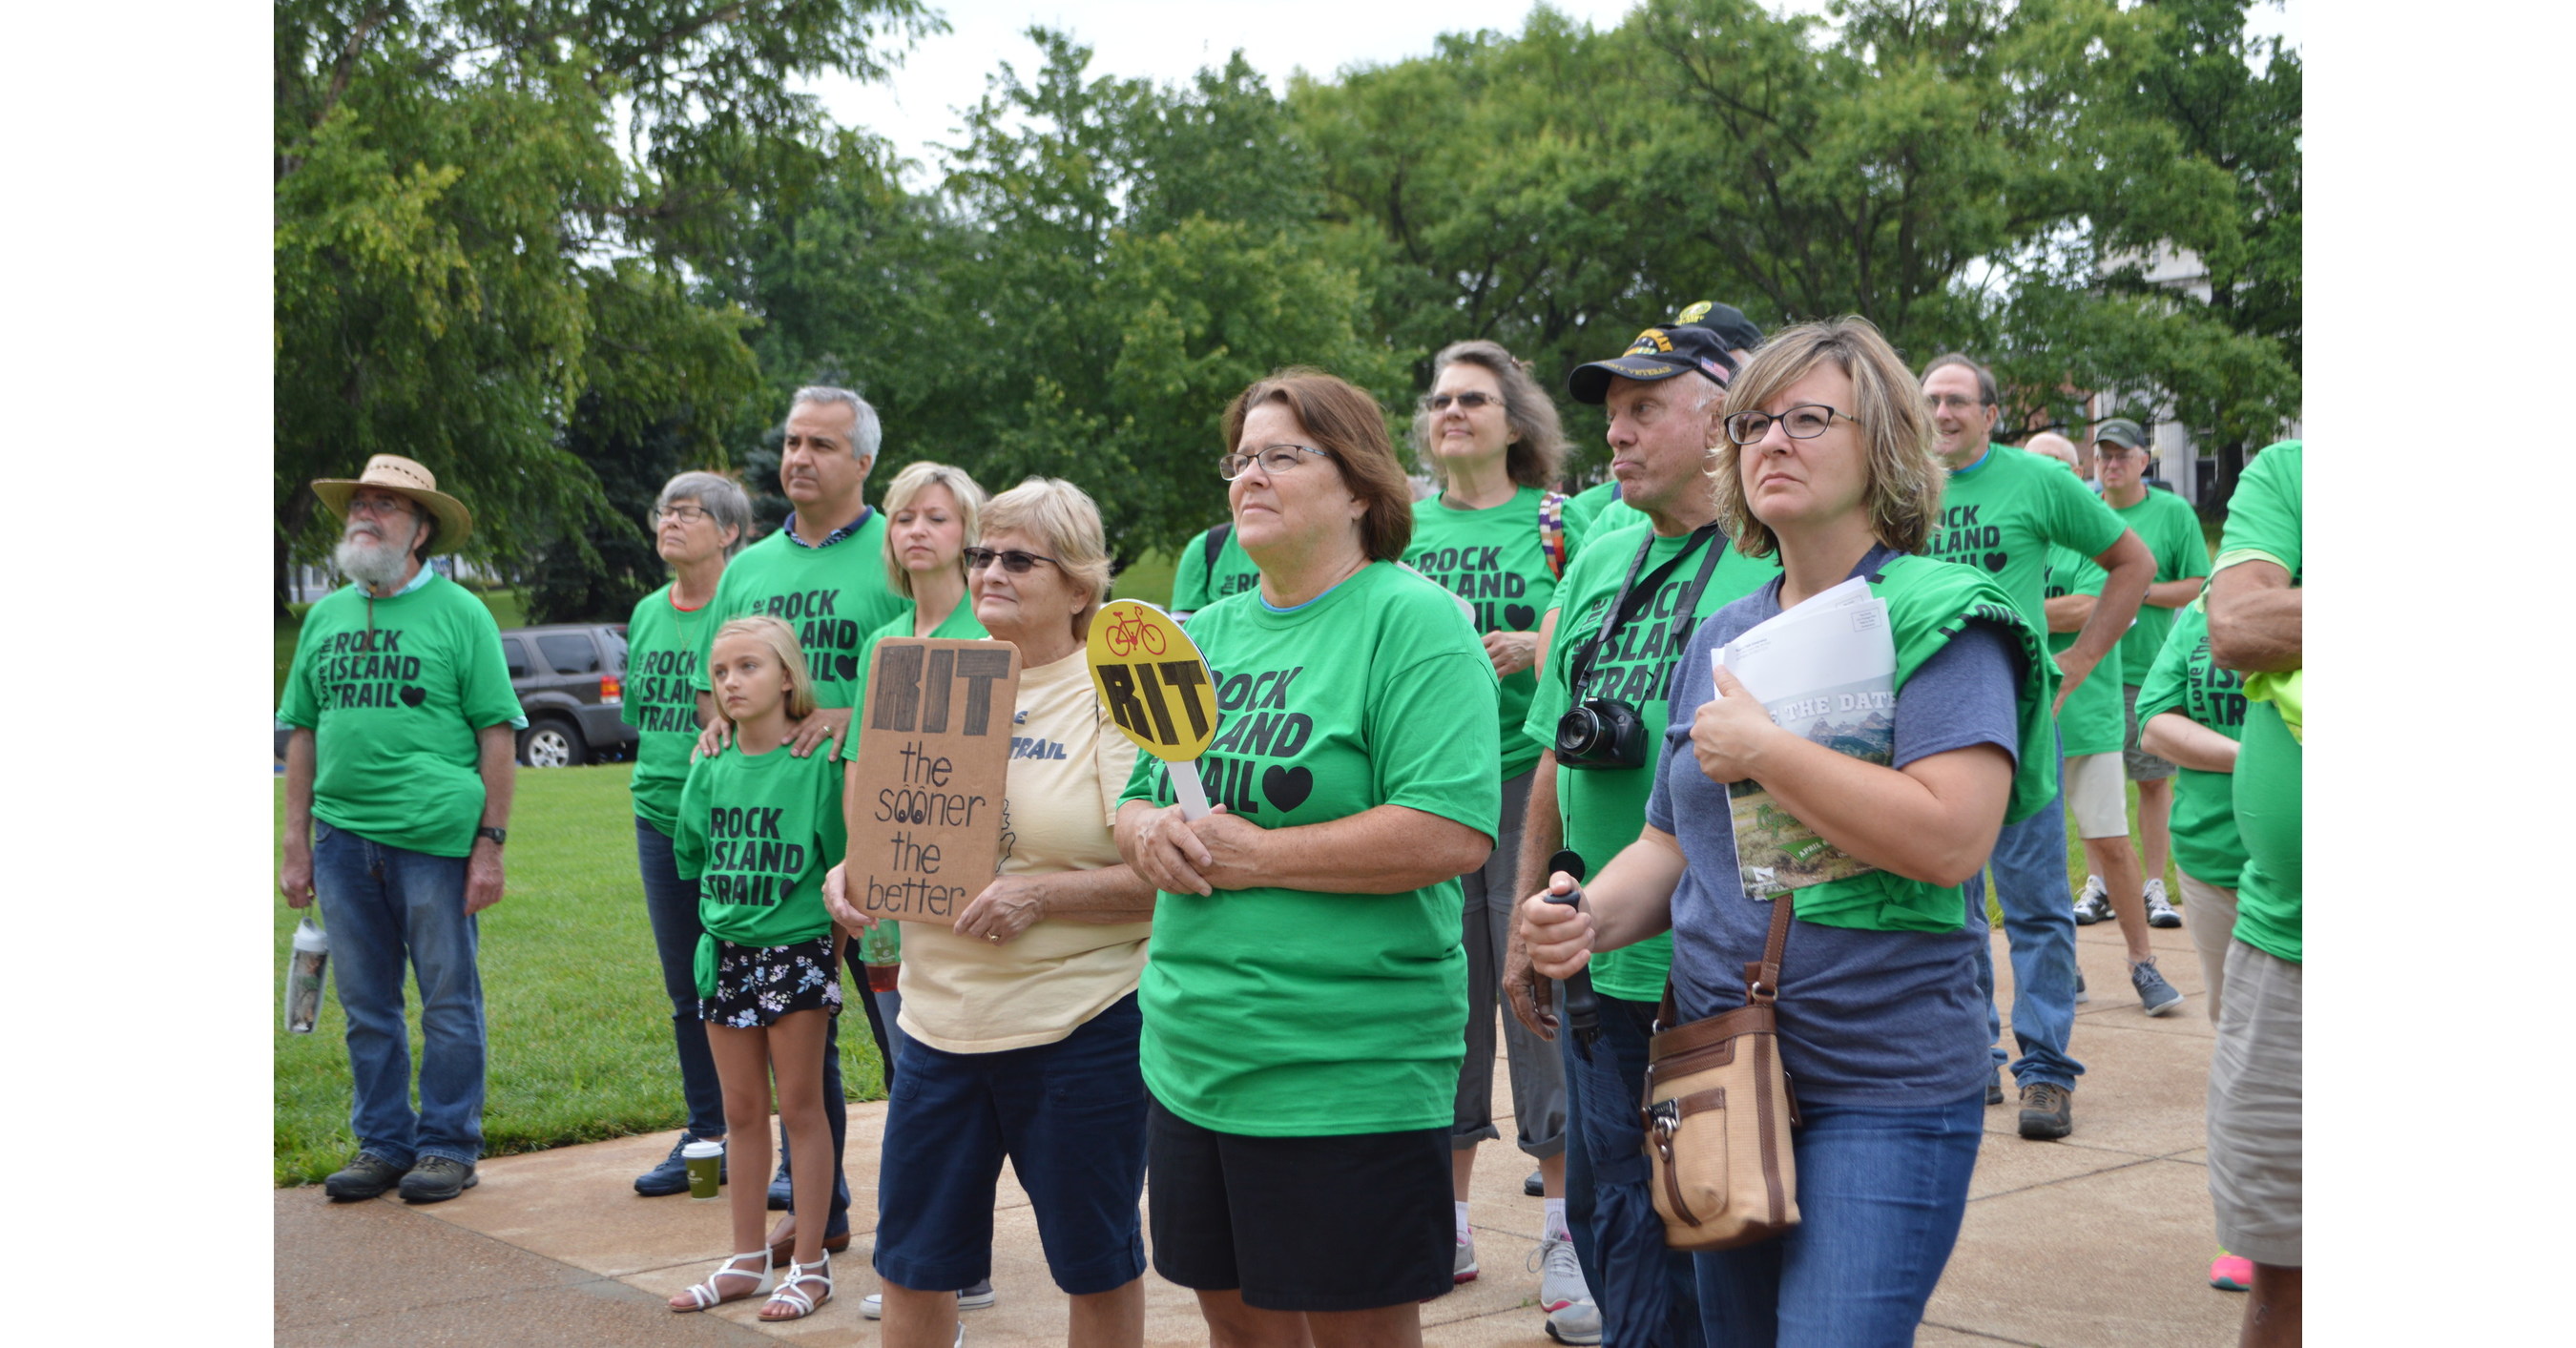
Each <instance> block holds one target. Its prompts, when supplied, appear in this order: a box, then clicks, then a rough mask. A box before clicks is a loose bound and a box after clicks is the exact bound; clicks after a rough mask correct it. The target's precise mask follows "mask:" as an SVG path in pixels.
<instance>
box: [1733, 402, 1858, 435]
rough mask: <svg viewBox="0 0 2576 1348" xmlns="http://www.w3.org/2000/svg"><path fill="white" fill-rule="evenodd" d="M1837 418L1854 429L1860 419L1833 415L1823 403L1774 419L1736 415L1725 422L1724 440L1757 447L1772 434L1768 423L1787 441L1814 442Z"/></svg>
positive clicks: (1764, 415) (1763, 415)
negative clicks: (1786, 434) (1786, 437)
mask: <svg viewBox="0 0 2576 1348" xmlns="http://www.w3.org/2000/svg"><path fill="white" fill-rule="evenodd" d="M1836 417H1841V418H1842V419H1843V420H1845V421H1848V422H1850V423H1851V424H1853V425H1855V426H1857V425H1859V424H1860V418H1858V417H1855V416H1850V415H1847V414H1845V413H1842V412H1838V411H1835V410H1834V409H1833V408H1830V407H1827V406H1825V405H1824V404H1823V403H1801V404H1799V405H1798V406H1796V407H1792V408H1790V409H1789V410H1788V411H1786V412H1783V413H1781V414H1780V415H1778V416H1776V417H1775V416H1773V415H1771V414H1770V413H1768V412H1738V413H1736V414H1735V415H1733V416H1731V417H1728V418H1727V419H1726V438H1727V439H1729V440H1732V441H1734V442H1735V443H1737V444H1739V445H1750V444H1758V443H1760V441H1761V439H1762V437H1763V436H1766V435H1769V434H1770V433H1771V423H1772V422H1775V421H1776V422H1779V423H1780V429H1781V430H1783V431H1786V432H1787V433H1788V435H1789V438H1790V439H1792V440H1813V439H1815V438H1816V437H1817V436H1819V435H1822V434H1824V433H1825V428H1826V427H1827V426H1830V425H1832V424H1834V418H1836Z"/></svg>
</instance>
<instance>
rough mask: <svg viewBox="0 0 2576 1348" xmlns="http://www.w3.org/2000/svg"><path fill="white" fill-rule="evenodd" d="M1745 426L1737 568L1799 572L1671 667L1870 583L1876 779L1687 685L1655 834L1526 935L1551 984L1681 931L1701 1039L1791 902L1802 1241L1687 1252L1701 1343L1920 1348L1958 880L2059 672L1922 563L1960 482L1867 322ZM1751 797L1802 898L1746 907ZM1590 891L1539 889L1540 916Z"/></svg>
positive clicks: (1960, 936)
mask: <svg viewBox="0 0 2576 1348" xmlns="http://www.w3.org/2000/svg"><path fill="white" fill-rule="evenodd" d="M1728 406H1729V407H1730V408H1732V409H1734V410H1733V411H1732V412H1731V413H1730V414H1729V415H1728V417H1727V418H1726V422H1725V430H1726V444H1725V445H1724V446H1723V447H1722V448H1721V449H1720V451H1719V452H1718V455H1717V458H1716V465H1715V467H1714V469H1713V470H1712V474H1711V476H1712V478H1713V485H1714V487H1715V489H1716V492H1717V497H1718V504H1719V510H1720V514H1721V517H1722V518H1723V520H1724V522H1725V526H1726V529H1727V531H1728V532H1729V533H1730V534H1732V535H1733V536H1734V538H1735V539H1736V544H1735V546H1736V547H1737V548H1738V549H1740V550H1741V551H1743V552H1745V553H1746V554H1748V555H1750V556H1757V557H1758V556H1767V555H1770V554H1772V553H1775V552H1776V553H1777V554H1778V555H1779V558H1780V563H1781V568H1782V571H1781V575H1780V577H1779V578H1778V579H1776V580H1774V581H1772V582H1771V583H1770V584H1768V585H1766V586H1764V587H1763V588H1762V589H1760V590H1757V591H1755V592H1754V593H1753V594H1751V595H1748V596H1746V597H1745V598H1743V599H1740V600H1737V601H1736V602H1735V603H1733V604H1730V605H1728V606H1726V607H1725V608H1723V609H1720V610H1719V611H1718V612H1717V613H1715V614H1714V615H1712V616H1711V617H1710V618H1709V619H1708V620H1707V621H1705V622H1703V623H1702V624H1700V627H1699V630H1698V631H1697V632H1695V633H1694V634H1693V635H1692V636H1691V639H1690V641H1689V644H1688V645H1687V646H1686V647H1685V648H1684V651H1683V654H1682V657H1681V663H1680V665H1679V669H1680V670H1683V671H1701V670H1710V669H1711V668H1712V661H1711V655H1712V654H1713V653H1715V652H1718V651H1720V650H1722V649H1723V648H1724V647H1725V646H1726V645H1727V643H1729V642H1731V641H1733V640H1734V639H1735V638H1736V637H1738V636H1740V635H1742V634H1743V633H1745V632H1746V631H1748V630H1750V629H1751V628H1752V627H1754V626H1755V625H1756V624H1759V623H1761V622H1763V621H1764V620H1766V619H1769V618H1771V617H1774V616H1776V615H1778V614H1780V613H1782V612H1784V611H1786V610H1789V609H1794V608H1796V607H1797V606H1798V605H1800V604H1801V603H1804V602H1805V601H1807V600H1809V599H1811V598H1814V597H1815V596H1817V595H1819V594H1822V593H1824V592H1825V591H1827V590H1830V589H1832V588H1834V587H1835V586H1837V585H1839V584H1842V583H1843V582H1845V581H1846V580H1851V579H1855V578H1857V579H1859V580H1861V581H1863V582H1864V583H1865V584H1866V585H1867V586H1868V588H1869V590H1870V591H1871V593H1872V594H1873V595H1874V596H1875V597H1877V598H1878V599H1881V600H1884V601H1885V602H1886V605H1887V611H1888V628H1889V631H1890V635H1891V639H1892V645H1893V647H1894V653H1895V671H1894V675H1893V678H1892V680H1891V687H1892V703H1893V716H1892V721H1893V725H1892V727H1891V728H1889V729H1888V730H1886V732H1885V734H1886V737H1887V754H1886V757H1885V758H1884V760H1883V761H1882V760H1880V759H1878V758H1875V757H1873V758H1862V757H1856V756H1853V755H1851V754H1847V753H1844V752H1840V751H1838V750H1837V748H1834V747H1828V746H1827V745H1825V744H1822V743H1817V742H1813V741H1811V740H1809V739H1808V738H1806V736H1805V735H1804V734H1802V733H1801V732H1800V731H1799V730H1796V729H1790V728H1786V727H1783V726H1782V725H1779V724H1776V723H1775V722H1774V720H1773V718H1772V716H1771V714H1770V713H1769V712H1768V711H1766V710H1765V708H1764V706H1763V704H1762V703H1761V702H1760V701H1758V700H1756V699H1755V697H1754V696H1753V695H1752V694H1751V693H1750V692H1748V691H1747V690H1746V689H1745V687H1744V685H1743V684H1742V683H1741V682H1740V681H1738V680H1737V679H1736V677H1735V675H1734V674H1733V672H1732V671H1730V670H1727V669H1723V668H1719V669H1716V670H1715V671H1714V674H1713V677H1711V676H1704V675H1700V674H1697V673H1693V674H1692V675H1691V676H1690V677H1678V676H1677V677H1676V678H1675V679H1674V680H1673V691H1672V716H1671V720H1670V723H1669V724H1670V729H1668V730H1667V731H1666V732H1665V734H1664V740H1663V745H1662V753H1661V756H1660V758H1659V759H1658V760H1657V763H1656V768H1655V772H1656V782H1655V787H1654V794H1653V795H1652V796H1651V797H1650V798H1649V800H1648V802H1647V806H1646V827H1645V829H1644V830H1643V831H1642V832H1641V833H1640V834H1639V836H1638V839H1637V841H1636V842H1634V843H1631V844H1630V845H1629V846H1628V847H1627V848H1626V849H1625V850H1623V851H1621V852H1620V853H1619V855H1618V856H1617V857H1615V858H1613V859H1612V860H1611V862H1610V864H1609V865H1607V866H1605V867H1603V868H1602V869H1601V872H1600V874H1599V875H1598V876H1596V877H1595V878H1594V880H1593V882H1592V883H1591V884H1590V885H1589V886H1588V888H1587V889H1585V890H1584V891H1582V892H1581V898H1582V902H1581V903H1580V904H1579V905H1577V906H1575V907H1566V906H1564V905H1561V904H1555V903H1551V902H1549V901H1548V895H1546V894H1539V895H1532V896H1530V897H1529V898H1527V899H1525V900H1524V901H1523V902H1522V904H1521V909H1520V920H1521V923H1522V931H1523V934H1524V936H1525V937H1526V939H1527V941H1528V944H1529V950H1530V955H1531V959H1532V962H1533V964H1534V965H1535V967H1536V968H1537V970H1538V971H1539V972H1540V973H1542V974H1546V975H1548V976H1549V977H1554V978H1561V977H1565V976H1567V975H1569V974H1571V973H1573V972H1574V971H1575V970H1576V969H1579V968H1581V967H1583V965H1584V964H1585V963H1587V962H1588V961H1589V959H1590V956H1591V953H1592V952H1593V951H1596V950H1610V949H1616V948H1619V947H1621V946H1625V945H1629V944H1632V943H1634V942H1636V941H1639V940H1642V939H1644V938H1645V937H1647V936H1649V935H1652V934H1654V933H1656V932H1659V931H1662V930H1665V929H1666V928H1668V927H1669V928H1670V929H1671V930H1672V932H1673V965H1672V982H1671V990H1672V994H1673V996H1674V998H1675V999H1676V1001H1677V1003H1678V1005H1679V1009H1680V1013H1681V1018H1682V1019H1683V1020H1684V1021H1685V1022H1688V1021H1694V1020H1699V1019H1704V1018H1706V1017H1709V1016H1713V1015H1716V1014H1718V1013H1719V1012H1721V1011H1724V1010H1727V1009H1729V1008H1730V1007H1733V1006H1737V1005H1741V1004H1742V1003H1743V1001H1744V998H1745V995H1746V994H1745V984H1744V981H1743V977H1742V974H1741V971H1742V970H1743V969H1744V968H1745V967H1746V966H1747V964H1748V963H1759V962H1760V961H1761V960H1762V959H1763V948H1764V945H1765V940H1766V937H1767V935H1768V932H1769V928H1770V926H1771V918H1772V907H1771V905H1772V904H1774V903H1790V904H1793V905H1794V906H1793V908H1792V910H1791V914H1792V916H1793V917H1794V921H1792V922H1791V923H1790V926H1789V930H1788V941H1787V946H1786V953H1785V955H1784V956H1783V957H1782V963H1781V966H1780V973H1779V976H1778V980H1777V998H1778V1000H1777V1002H1776V1004H1775V1005H1776V1007H1777V1014H1778V1017H1779V1021H1778V1024H1779V1042H1780V1063H1781V1066H1782V1068H1783V1069H1784V1070H1785V1071H1786V1073H1787V1075H1788V1078H1789V1080H1790V1082H1791V1089H1792V1090H1793V1091H1794V1092H1795V1095H1796V1102H1795V1108H1796V1109H1797V1110H1798V1111H1799V1112H1800V1116H1801V1119H1802V1126H1801V1127H1800V1128H1799V1129H1798V1130H1797V1131H1796V1132H1795V1133H1794V1134H1793V1135H1792V1137H1793V1146H1794V1148H1795V1161H1796V1174H1797V1192H1796V1195H1795V1196H1796V1200H1797V1204H1798V1210H1799V1214H1800V1217H1801V1219H1802V1220H1801V1222H1800V1224H1799V1225H1797V1226H1795V1227H1793V1228H1791V1229H1790V1230H1789V1231H1788V1232H1787V1233H1786V1234H1784V1235H1781V1236H1779V1237H1777V1238H1774V1239H1772V1240H1769V1241H1766V1242H1764V1243H1761V1244H1757V1245H1751V1246H1746V1247H1742V1248H1739V1249H1732V1250H1722V1251H1717V1252H1704V1253H1701V1254H1698V1255H1696V1256H1695V1258H1696V1260H1697V1263H1698V1267H1699V1282H1700V1307H1701V1317H1702V1325H1703V1328H1704V1329H1705V1331H1706V1333H1707V1339H1708V1343H1709V1345H1710V1348H1732V1346H1733V1345H1747V1344H1763V1345H1771V1344H1782V1345H1787V1344H1798V1345H1835V1346H1836V1348H1872V1346H1873V1345H1902V1344H1909V1343H1911V1342H1913V1339H1914V1331H1915V1327H1916V1325H1917V1323H1918V1322H1919V1321H1920V1320H1921V1318H1922V1314H1923V1307H1924V1303H1925V1302H1926V1301H1927V1300H1928V1299H1929V1298H1930V1297H1931V1295H1932V1289H1933V1286H1934V1284H1935V1283H1936V1282H1938V1281H1939V1279H1940V1275H1941V1269H1942V1266H1943V1264H1944V1263H1946V1262H1947V1260H1948V1259H1949V1255H1950V1248H1951V1246H1952V1244H1953V1243H1954V1242H1955V1241H1956V1239H1957V1237H1958V1232H1959V1223H1960V1219H1961V1217H1962V1215H1963V1214H1964V1213H1965V1212H1966V1210H1967V1200H1968V1179H1969V1175H1970V1172H1971V1171H1972V1170H1973V1169H1974V1167H1975V1165H1976V1158H1977V1143H1978V1139H1979V1137H1980V1136H1981V1135H1982V1132H1983V1124H1984V1115H1985V1086H1986V1081H1987V1076H1988V1072H1987V1060H1986V1056H1985V1045H1986V1036H1985V1010H1984V1007H1983V1006H1982V1005H1980V1004H1979V1002H1978V999H1977V995H1976V983H1975V977H1974V969H1975V966H1974V952H1975V943H1976V942H1978V941H1980V940H1984V939H1986V937H1985V925H1986V924H1985V922H1984V920H1983V914H1978V915H1976V919H1977V920H1975V921H1973V922H1967V921H1966V919H1967V918H1968V916H1969V914H1968V913H1967V911H1966V904H1965V901H1964V899H1963V897H1962V895H1961V893H1960V889H1959V885H1960V882H1961V881H1962V880H1964V879H1966V878H1967V877H1968V876H1970V875H1972V874H1975V873H1976V871H1977V870H1978V869H1979V868H1980V867H1981V866H1983V865H1984V864H1985V859H1986V854H1987V853H1988V852H1989V851H1990V850H1992V848H1993V846H1994V839H1995V833H1996V831H1997V830H1998V829H1999V828H2000V827H2001V826H2002V825H2003V823H2004V821H2005V819H2006V818H2007V817H2010V816H2018V815H2026V814H2028V813H2030V812H2031V811H2032V810H2035V809H2037V808H2039V806H2040V805H2041V804H2042V803H2043V802H2045V800H2046V799H2047V797H2048V795H2049V791H2050V788H2051V786H2052V783H2051V782H2050V781H2049V780H2048V779H2049V778H2050V777H2051V776H2052V775H2053V774H2052V772H2051V768H2052V766H2053V763H2054V755H2053V753H2052V752H2051V751H2050V750H2051V746H2052V741H2051V739H2050V737H2049V730H2048V721H2047V717H2048V711H2049V708H2048V696H2047V691H2046V689H2047V685H2046V682H2045V679H2044V677H2043V675H2042V672H2041V671H2042V670H2043V668H2044V666H2043V665H2042V663H2041V662H2042V661H2043V660H2044V659H2045V658H2046V657H2045V655H2044V654H2043V653H2042V652H2041V649H2040V645H2039V640H2038V638H2037V636H2036V635H2035V634H2034V633H2032V632H2031V631H2030V630H2029V629H2028V627H2026V626H2025V625H2024V624H2023V623H2022V622H2021V620H2020V619H2019V617H2017V616H2016V615H2015V613H2014V610H2013V607H2012V604H2011V602H2010V600H2009V599H2008V598H2007V596H2005V594H2004V593H2003V591H2002V590H2001V589H1999V588H1998V587H1997V586H1996V585H1995V584H1994V582H1993V581H1992V580H1991V579H1990V578H1988V577H1987V576H1986V575H1985V573H1984V572H1982V571H1979V570H1976V569H1973V568H1970V567H1964V566H1957V565H1954V564H1951V563H1946V562H1938V561H1933V560H1930V559H1928V558H1924V557H1921V556H1918V555H1913V554H1915V552H1916V550H1918V549H1919V548H1921V546H1922V545H1923V541H1924V538H1925V535H1926V533H1927V532H1928V531H1929V529H1930V528H1931V525H1932V523H1933V522H1934V520H1936V519H1937V518H1938V514H1939V508H1940V496H1941V486H1942V482H1943V478H1942V473H1941V469H1940V465H1939V464H1938V463H1937V462H1935V461H1934V459H1933V457H1932V453H1931V434H1930V429H1929V423H1928V413H1927V411H1926V409H1925V407H1924V404H1923V399H1922V396H1921V395H1920V394H1919V393H1918V392H1917V391H1916V389H1915V387H1914V381H1913V378H1912V376H1911V375H1910V374H1909V373H1908V372H1907V370H1906V368H1905V366H1904V364H1903V363H1902V362H1901V361H1899V360H1898V359H1897V357H1896V353H1895V352H1894V351H1893V350H1892V349H1890V348H1889V347H1888V345H1887V342H1886V340H1885V339H1884V338H1882V337H1880V336H1879V334H1878V331H1877V329H1876V328H1874V327H1872V326H1870V324H1869V323H1868V322H1867V321H1865V320H1862V319H1859V318H1842V319H1836V320H1833V321H1830V322H1823V323H1808V324H1801V325H1799V326H1797V327H1794V328H1791V329H1789V330H1788V331H1786V332H1783V333H1780V334H1779V335H1778V336H1776V337H1775V338H1773V339H1772V340H1771V342H1769V343H1768V344H1767V345H1765V346H1764V347H1763V348H1762V349H1761V350H1760V351H1759V352H1757V353H1756V354H1755V355H1754V357H1753V359H1752V361H1751V362H1750V363H1749V364H1748V365H1747V366H1746V367H1745V368H1744V370H1743V371H1742V372H1741V373H1739V374H1738V375H1737V376H1736V377H1735V382H1734V384H1733V385H1732V386H1731V387H1730V388H1729V390H1728ZM1855 677H1856V678H1857V677H1858V672H1856V674H1855ZM2034 751H2035V752H2034ZM1737 783H1749V784H1750V786H1749V787H1748V788H1746V789H1748V790H1759V791H1764V792H1767V793H1768V794H1769V797H1770V806H1769V807H1766V808H1771V807H1776V810H1777V811H1778V812H1782V813H1785V814H1786V815H1788V816H1791V817H1792V823H1793V825H1794V826H1800V827H1803V829H1804V830H1806V831H1808V832H1811V833H1813V834H1814V835H1815V836H1816V838H1817V839H1819V840H1821V842H1822V843H1824V844H1827V845H1829V849H1830V850H1829V851H1828V852H1826V853H1825V854H1824V859H1823V860H1822V861H1820V863H1819V864H1818V865H1817V866H1816V867H1815V868H1814V870H1813V871H1810V872H1807V873H1805V874H1804V876H1802V879H1801V880H1800V881H1798V882H1795V883H1794V884H1793V887H1791V888H1789V889H1787V890H1786V892H1785V893H1782V892H1777V891H1776V890H1775V889H1774V888H1773V887H1772V886H1770V885H1763V884H1756V885H1754V886H1751V887H1748V884H1747V882H1746V877H1747V875H1748V874H1749V872H1747V871H1746V870H1744V869H1742V868H1741V867H1740V866H1739V862H1738V858H1737V853H1736V842H1737V839H1736V833H1735V827H1734V820H1733V808H1732V801H1733V796H1734V794H1737V793H1734V792H1730V789H1729V788H1730V786H1732V785H1734V784H1737ZM1753 890H1759V891H1760V894H1759V896H1758V897H1757V895H1756V893H1754V892H1752V891H1753ZM1575 892H1577V891H1576V890H1575V885H1574V881H1573V879H1572V877H1570V876H1567V875H1564V874H1562V873H1559V874H1557V875H1555V876H1552V877H1550V883H1549V893H1552V894H1567V893H1575ZM1775 895H1776V896H1775Z"/></svg>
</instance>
